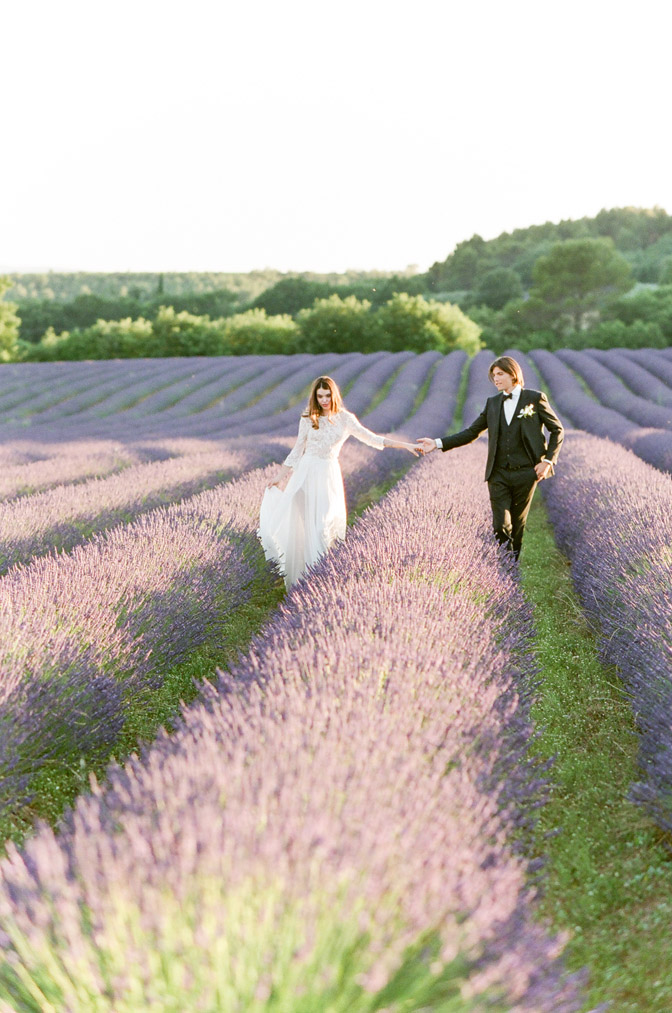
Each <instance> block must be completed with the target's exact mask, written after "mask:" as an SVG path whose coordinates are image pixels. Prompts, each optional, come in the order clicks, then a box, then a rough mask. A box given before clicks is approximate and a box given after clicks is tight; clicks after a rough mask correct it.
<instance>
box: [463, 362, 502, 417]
mask: <svg viewBox="0 0 672 1013" xmlns="http://www.w3.org/2000/svg"><path fill="white" fill-rule="evenodd" d="M494 358H495V357H494V355H493V354H492V352H489V351H487V350H484V351H482V352H478V353H477V354H476V355H475V356H474V357H473V359H472V360H471V362H470V364H469V376H468V379H467V391H466V395H465V399H464V408H463V411H462V420H463V422H464V424H465V426H467V425H469V424H470V423H471V422H473V420H474V419H475V418H477V417H478V416H479V415H480V413H481V412H482V411H483V407H484V405H485V402H486V401H487V399H488V398H489V397H491V396H492V395H493V394H494V393H495V389H494V387H493V386H492V383H491V382H490V380H489V379H488V368H489V366H490V363H491V362H492V361H493V359H494Z"/></svg>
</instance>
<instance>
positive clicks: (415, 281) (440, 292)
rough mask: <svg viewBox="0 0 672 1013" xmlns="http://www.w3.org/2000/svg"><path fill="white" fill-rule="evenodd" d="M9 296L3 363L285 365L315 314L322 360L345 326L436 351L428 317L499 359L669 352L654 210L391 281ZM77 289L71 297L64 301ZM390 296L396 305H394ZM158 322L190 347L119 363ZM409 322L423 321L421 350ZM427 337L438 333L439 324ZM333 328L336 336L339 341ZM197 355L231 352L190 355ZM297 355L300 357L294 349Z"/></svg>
mask: <svg viewBox="0 0 672 1013" xmlns="http://www.w3.org/2000/svg"><path fill="white" fill-rule="evenodd" d="M84 279H89V281H90V282H91V284H90V285H89V283H88V282H86V281H84ZM49 281H51V282H52V283H53V287H52V288H48V287H47V285H46V282H49ZM224 282H226V284H224ZM8 285H11V288H10V289H9V292H8V296H9V297H10V298H12V297H13V298H14V299H16V298H17V296H19V298H18V299H17V301H16V303H15V304H13V305H12V304H10V303H7V302H5V303H4V304H0V305H4V309H2V310H0V355H2V356H3V358H5V359H15V358H27V359H35V358H48V357H53V356H54V355H56V354H57V352H56V350H57V349H58V355H61V356H65V355H66V354H72V355H74V352H75V349H81V350H84V349H87V350H88V352H87V356H86V357H99V356H97V355H93V354H91V349H92V347H93V344H95V342H98V347H99V348H100V349H101V350H102V349H105V348H108V349H111V348H113V347H117V348H121V347H123V348H124V349H125V351H124V352H121V351H117V352H114V351H111V352H110V353H109V354H113V355H116V354H167V355H170V354H243V352H248V353H249V352H253V351H254V350H256V349H257V348H259V350H261V351H271V350H273V351H277V350H279V344H281V343H282V341H283V340H284V341H285V343H286V344H285V348H284V350H285V351H287V352H288V353H291V352H292V351H294V350H297V345H296V342H297V341H299V342H301V341H304V342H306V341H308V342H312V343H313V344H315V343H316V342H317V341H318V339H317V337H316V336H315V334H316V332H314V330H311V328H318V320H319V319H322V318H325V319H326V317H325V314H326V316H328V317H329V320H330V323H329V324H325V328H324V331H320V334H321V337H320V339H319V340H320V341H322V340H324V335H325V334H327V333H330V334H331V338H332V345H331V346H330V348H331V350H333V351H345V350H348V348H346V346H348V347H349V343H350V342H351V340H352V338H351V335H350V333H349V331H348V328H349V327H351V326H356V327H358V328H359V332H358V333H359V340H358V342H356V345H357V347H358V348H360V349H361V350H366V351H373V350H375V349H377V348H381V347H384V348H387V349H392V348H393V347H408V348H415V347H416V346H417V350H423V349H424V348H425V347H436V348H439V347H444V346H445V343H446V339H445V337H444V336H442V334H441V333H437V335H435V336H434V339H433V340H434V342H435V343H434V344H431V340H432V338H431V334H430V332H431V327H430V325H429V319H430V317H433V318H435V319H436V320H440V319H442V315H441V313H440V312H439V308H438V307H439V306H444V307H445V312H446V315H447V316H448V317H450V316H451V314H453V317H454V318H455V319H457V317H456V316H455V311H457V310H459V311H460V313H461V317H462V318H464V320H468V321H469V322H470V323H471V324H472V326H471V327H468V328H467V330H466V331H465V334H466V333H467V331H468V336H467V337H466V338H465V339H464V340H465V341H466V343H467V345H469V346H471V345H472V343H473V335H474V334H475V333H476V331H479V332H480V334H481V339H480V340H481V346H482V347H484V346H487V347H488V348H490V349H491V350H492V351H493V352H495V353H497V354H499V353H500V352H502V351H504V350H505V349H506V348H510V347H513V346H515V347H517V348H520V349H521V350H529V349H531V348H550V349H553V348H556V347H560V346H565V347H577V348H580V347H591V346H592V347H612V346H615V345H623V346H628V347H641V346H649V347H662V346H664V345H668V344H672V217H671V216H669V215H667V213H666V212H665V211H663V210H662V209H660V208H654V209H653V210H646V209H644V210H643V209H634V208H621V209H618V208H617V209H612V210H610V211H606V210H605V211H601V212H600V213H599V214H598V215H597V216H596V217H595V218H592V219H589V218H584V219H580V220H578V221H566V222H560V223H558V224H553V223H550V222H547V223H545V224H544V225H537V226H532V227H530V228H528V229H519V230H515V231H514V232H512V233H510V234H509V233H503V234H502V235H501V236H499V237H497V238H496V239H493V240H490V241H485V240H483V239H482V238H481V237H479V236H473V237H472V238H471V239H470V240H467V241H465V242H463V243H458V245H457V246H456V248H455V250H454V251H453V253H451V254H450V256H449V257H447V258H446V260H445V261H443V262H441V263H440V264H439V263H437V264H434V265H433V266H432V267H431V268H430V270H429V271H428V272H427V273H425V274H418V273H414V270H413V269H412V268H409V269H407V271H406V272H403V273H402V274H396V275H395V274H389V273H385V272H355V271H353V272H348V273H346V274H342V275H317V274H310V273H305V274H301V275H282V274H281V273H280V272H277V271H271V270H267V271H264V272H251V273H249V274H247V275H244V274H238V275H235V274H216V273H210V274H195V273H194V274H183V275H178V274H165V275H164V274H153V275H152V274H145V275H137V274H136V275H131V274H120V275H86V274H79V275H52V274H48V275H22V276H10V278H9V279H8V282H7V283H6V285H5V287H6V288H7V287H8ZM40 285H41V286H42V287H41V288H40ZM77 286H78V288H77ZM75 289H77V292H76V294H75V295H74V296H72V297H71V298H62V296H63V294H64V293H72V292H73V291H75ZM93 289H95V291H93ZM27 291H30V292H37V291H40V292H41V297H40V298H20V296H21V293H22V292H27ZM57 294H58V296H60V298H59V297H57ZM401 295H405V296H406V297H407V300H406V302H404V301H403V300H399V299H398V298H397V297H398V296H401ZM395 300H396V301H395ZM414 300H415V301H414ZM402 305H403V306H404V310H403V312H402V316H403V313H406V314H407V315H408V316H409V319H410V323H409V330H408V335H407V337H406V339H405V340H406V341H407V342H408V344H407V345H406V346H403V345H402V346H399V341H400V340H402V339H401V338H400V333H399V319H398V315H399V312H400V310H399V307H400V306H402ZM325 306H329V310H328V311H327V310H326V309H325ZM363 306H365V307H366V308H365V309H362V307H363ZM391 306H393V307H394V310H393V309H391V308H390V307H391ZM412 306H414V307H415V309H414V310H413V311H412V312H411V311H410V307H412ZM337 307H338V308H337ZM420 307H423V308H422V309H420ZM167 309H172V310H173V314H172V317H171V319H172V320H173V323H172V325H171V327H172V333H173V335H176V334H178V333H179V335H180V336H179V338H178V337H174V338H173V339H171V341H172V346H175V347H177V346H179V347H180V348H182V347H183V346H184V343H185V342H186V340H187V334H189V335H190V336H191V340H193V342H194V345H193V348H192V351H180V352H175V351H165V352H163V353H159V352H154V351H150V352H142V353H139V352H137V353H134V352H131V351H130V350H129V349H130V348H131V347H133V348H135V347H136V346H137V347H141V346H142V347H144V348H149V347H151V348H157V349H158V348H164V349H165V348H167V347H168V346H169V345H170V344H171V343H170V342H169V341H168V339H167V337H166V326H167V325H166V320H167V319H168V318H169V317H170V314H166V312H165V311H166V310H167ZM311 312H313V317H312V318H311V316H310V313H311ZM3 313H4V314H7V313H9V314H10V316H11V315H12V314H13V318H12V319H13V321H14V322H12V320H10V318H9V317H8V318H7V321H6V322H5V323H4V324H3V323H2V322H1V321H2V320H3V317H2V314H3ZM395 313H396V314H397V317H395ZM329 315H330V316H329ZM418 316H420V317H422V318H423V320H424V323H423V325H422V328H421V330H422V333H423V335H424V337H422V338H419V337H418V331H417V327H416V317H418ZM17 317H18V319H19V321H20V323H18V325H17V323H16V318H17ZM196 318H198V319H199V321H200V322H199V323H198V324H196V323H195V322H194V321H195V320H196ZM393 318H394V321H393ZM310 319H312V320H313V323H312V324H309V322H308V321H309V320H310ZM175 321H180V323H176V322H175ZM226 321H228V323H227V322H226ZM288 321H291V322H288ZM393 322H394V326H393ZM104 324H108V325H109V326H107V327H106V326H104ZM150 325H151V333H152V334H153V337H152V339H151V341H150V339H149V337H148V336H147V335H148V330H147V328H148V326H150ZM17 326H18V328H19V329H18V330H17ZM437 326H439V331H440V330H441V326H443V324H441V325H437ZM465 326H466V325H465ZM319 327H322V325H321V324H320V325H319ZM336 327H341V328H344V329H345V330H344V332H343V335H342V337H339V336H338V334H337V333H336V331H335V330H334V328H336ZM330 328H331V331H330V330H329V329H330ZM395 328H396V329H395ZM3 329H4V330H3ZM3 334H4V336H3ZM113 335H114V337H112V336H113ZM124 335H125V337H124ZM141 335H144V337H142V338H141ZM451 340H452V339H451ZM334 342H338V343H339V347H336V346H335V344H334ZM138 343H139V344H138ZM31 345H33V346H35V347H31ZM172 346H171V347H172ZM421 346H422V347H421ZM204 347H209V348H210V347H212V348H214V347H219V348H222V349H233V351H231V352H226V353H215V352H208V353H206V352H203V351H198V350H197V349H200V348H204ZM301 350H309V349H308V348H307V347H306V345H305V344H304V346H303V347H302V348H301ZM317 350H320V351H321V350H322V348H321V347H320V348H319V349H317Z"/></svg>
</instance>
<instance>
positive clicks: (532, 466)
mask: <svg viewBox="0 0 672 1013" xmlns="http://www.w3.org/2000/svg"><path fill="white" fill-rule="evenodd" d="M488 376H489V377H490V379H491V380H492V382H493V383H494V385H495V387H496V388H497V390H498V391H499V393H498V394H495V395H493V397H489V398H488V400H487V401H486V403H485V408H484V409H483V411H482V412H481V414H480V415H479V416H478V418H477V419H476V420H475V421H474V422H472V424H471V425H470V426H469V427H468V428H467V429H463V430H462V432H460V433H455V435H454V436H444V438H443V439H436V440H433V439H430V437H428V436H425V437H423V438H422V439H421V440H418V444H420V445H421V446H422V452H423V454H429V453H431V451H432V450H436V449H439V450H452V449H453V448H454V447H463V446H464V445H465V444H466V443H472V442H473V441H474V440H475V439H476V438H477V437H478V436H479V435H480V434H481V433H482V432H483V431H484V430H485V429H487V430H488V460H487V464H486V466H485V479H486V482H487V483H488V490H489V493H490V506H491V507H492V525H493V528H494V532H495V538H496V539H497V541H498V542H499V544H500V545H503V546H505V547H506V548H507V549H510V550H511V551H512V552H513V554H514V556H515V558H516V559H517V558H518V556H519V555H520V547H521V544H522V541H523V532H524V531H525V522H526V520H527V515H528V513H529V511H530V506H531V504H532V497H533V496H534V490H535V489H536V487H537V483H538V482H541V481H542V480H543V479H544V478H548V476H549V475H552V474H554V465H555V463H556V461H557V460H558V454H559V453H560V447H561V446H562V441H563V437H564V431H563V428H562V423H561V422H560V419H559V418H558V417H557V415H556V414H555V412H554V411H553V409H552V408H551V406H550V405H549V403H548V399H547V397H546V395H545V394H543V393H542V392H541V391H539V390H525V389H524V381H523V371H522V369H521V368H520V365H519V363H517V362H516V360H515V359H512V358H511V357H510V356H508V355H502V356H500V358H499V359H495V361H494V362H493V363H492V365H491V366H490V369H489V370H488ZM542 426H545V427H546V429H547V430H548V432H549V434H550V438H549V441H548V446H547V445H546V440H545V439H544V434H543V432H542Z"/></svg>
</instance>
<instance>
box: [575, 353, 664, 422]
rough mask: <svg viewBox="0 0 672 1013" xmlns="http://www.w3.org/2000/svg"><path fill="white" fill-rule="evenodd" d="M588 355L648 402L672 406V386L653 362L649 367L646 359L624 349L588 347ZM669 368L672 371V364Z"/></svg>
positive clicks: (661, 405) (660, 405)
mask: <svg viewBox="0 0 672 1013" xmlns="http://www.w3.org/2000/svg"><path fill="white" fill-rule="evenodd" d="M586 355H587V356H588V357H589V358H590V359H594V360H595V361H596V362H599V363H600V364H601V365H602V366H605V367H606V368H607V369H608V370H610V371H611V372H612V373H614V374H615V375H616V376H618V377H619V378H620V379H621V380H622V381H623V383H625V385H626V387H628V388H629V390H630V391H632V392H633V393H634V394H636V395H637V396H638V397H640V398H644V399H645V400H646V401H647V402H648V403H653V404H654V405H656V406H658V407H659V408H660V407H663V408H667V409H670V408H672V386H669V385H668V384H666V383H664V382H663V381H662V380H661V379H660V378H659V377H658V375H657V372H658V371H657V369H656V366H655V364H654V363H653V362H650V365H649V366H648V367H647V366H645V365H644V361H640V362H637V361H635V360H634V359H632V358H631V357H630V356H628V355H625V354H623V350H622V349H611V350H609V351H606V352H605V351H601V350H598V349H593V348H588V349H586ZM668 370H669V371H670V373H672V366H670V364H668Z"/></svg>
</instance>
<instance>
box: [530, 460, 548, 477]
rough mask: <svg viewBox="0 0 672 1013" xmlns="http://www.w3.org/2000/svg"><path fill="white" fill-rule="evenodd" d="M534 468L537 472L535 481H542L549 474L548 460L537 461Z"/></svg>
mask: <svg viewBox="0 0 672 1013" xmlns="http://www.w3.org/2000/svg"><path fill="white" fill-rule="evenodd" d="M534 470H535V471H536V473H537V482H543V480H544V479H545V478H548V476H549V475H550V473H551V466H550V464H549V463H548V461H539V464H535V466H534Z"/></svg>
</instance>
